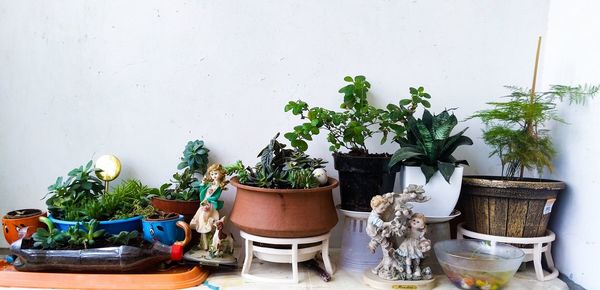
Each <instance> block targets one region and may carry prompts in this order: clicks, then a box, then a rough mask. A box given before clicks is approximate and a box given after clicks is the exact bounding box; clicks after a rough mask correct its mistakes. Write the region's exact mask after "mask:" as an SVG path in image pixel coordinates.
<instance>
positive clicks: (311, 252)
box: [240, 231, 333, 283]
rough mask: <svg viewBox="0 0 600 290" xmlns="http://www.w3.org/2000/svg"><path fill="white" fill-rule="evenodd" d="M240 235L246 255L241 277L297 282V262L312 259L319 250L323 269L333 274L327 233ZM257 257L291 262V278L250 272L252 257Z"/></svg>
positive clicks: (272, 260) (277, 281)
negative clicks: (302, 246)
mask: <svg viewBox="0 0 600 290" xmlns="http://www.w3.org/2000/svg"><path fill="white" fill-rule="evenodd" d="M240 235H241V236H242V238H243V239H244V240H245V243H244V245H245V248H246V257H245V260H244V266H243V268H242V277H244V278H248V279H251V280H255V281H261V282H274V283H298V281H299V279H298V263H299V262H304V261H308V260H310V259H313V258H314V257H315V255H316V254H317V252H319V251H321V255H322V257H323V264H324V266H325V271H327V273H329V274H330V275H333V266H332V265H331V261H330V260H329V233H326V234H323V235H320V236H316V237H308V238H268V237H260V236H255V235H251V234H248V233H246V232H244V231H240ZM254 242H257V243H264V244H271V245H288V246H290V247H291V249H280V248H277V247H268V246H262V245H261V246H257V245H254ZM314 243H320V244H318V245H316V246H311V247H306V248H300V247H299V246H300V245H306V244H314ZM254 256H256V257H257V258H259V259H261V260H263V261H268V262H273V263H291V264H292V279H279V278H269V277H259V276H256V275H252V274H250V267H251V266H252V258H253V257H254Z"/></svg>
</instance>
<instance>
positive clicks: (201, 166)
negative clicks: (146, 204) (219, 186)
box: [150, 140, 210, 223]
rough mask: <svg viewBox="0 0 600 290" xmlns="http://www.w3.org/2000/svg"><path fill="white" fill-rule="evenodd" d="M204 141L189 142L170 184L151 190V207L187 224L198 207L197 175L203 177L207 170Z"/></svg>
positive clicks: (206, 152)
mask: <svg viewBox="0 0 600 290" xmlns="http://www.w3.org/2000/svg"><path fill="white" fill-rule="evenodd" d="M209 151H210V150H209V149H208V148H206V147H205V146H204V141H201V140H194V141H189V142H188V143H187V145H186V146H185V149H184V151H183V156H182V157H181V162H180V163H179V165H178V166H177V169H179V170H183V171H182V172H176V173H175V174H173V179H172V180H171V183H165V184H163V185H162V186H160V187H159V188H156V189H153V190H152V193H151V195H150V197H151V202H152V205H153V206H154V207H155V208H156V209H158V210H161V211H165V212H176V213H180V214H182V215H183V216H184V219H185V221H186V222H187V223H189V222H190V221H191V219H192V217H194V214H195V213H196V211H197V210H198V208H199V207H200V200H199V192H198V189H197V186H196V185H197V184H198V175H204V174H205V173H206V169H207V168H208V152H209Z"/></svg>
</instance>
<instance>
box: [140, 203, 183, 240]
mask: <svg viewBox="0 0 600 290" xmlns="http://www.w3.org/2000/svg"><path fill="white" fill-rule="evenodd" d="M184 225H185V226H184ZM186 226H187V224H185V223H184V222H183V215H180V214H177V213H173V212H163V211H156V212H154V213H152V214H150V215H148V216H146V217H144V219H143V220H142V228H143V229H144V240H146V241H149V242H154V241H159V242H161V243H163V244H165V245H172V244H173V243H175V242H176V241H180V240H183V238H184V230H185V229H184V227H186Z"/></svg>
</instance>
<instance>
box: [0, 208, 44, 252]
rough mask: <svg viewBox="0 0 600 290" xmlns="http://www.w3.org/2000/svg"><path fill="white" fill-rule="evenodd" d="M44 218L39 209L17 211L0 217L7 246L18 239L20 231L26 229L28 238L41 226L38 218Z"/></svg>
mask: <svg viewBox="0 0 600 290" xmlns="http://www.w3.org/2000/svg"><path fill="white" fill-rule="evenodd" d="M41 216H46V213H45V212H42V211H41V210H39V209H29V208H28V209H18V210H13V211H10V212H8V213H7V214H6V215H4V216H3V217H2V233H3V234H4V238H5V239H6V242H8V244H12V243H13V242H14V241H16V240H18V239H19V232H20V231H21V229H24V228H27V233H26V237H30V236H31V235H32V234H33V233H34V232H35V231H36V229H37V228H38V227H40V226H41V223H40V221H39V219H38V218H39V217H41Z"/></svg>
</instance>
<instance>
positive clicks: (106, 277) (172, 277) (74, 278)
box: [0, 261, 209, 289]
mask: <svg viewBox="0 0 600 290" xmlns="http://www.w3.org/2000/svg"><path fill="white" fill-rule="evenodd" d="M208 274H209V273H208V271H206V270H203V269H201V268H200V267H198V266H179V267H175V268H172V269H169V270H165V271H154V272H151V273H146V274H89V273H88V274H80V273H77V274H75V273H41V272H19V271H17V270H15V269H14V268H13V267H12V266H10V265H7V264H6V263H5V262H4V261H0V286H2V287H22V288H62V289H180V288H189V287H194V286H198V285H200V284H202V283H203V282H204V281H205V280H206V278H207V277H208Z"/></svg>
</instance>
